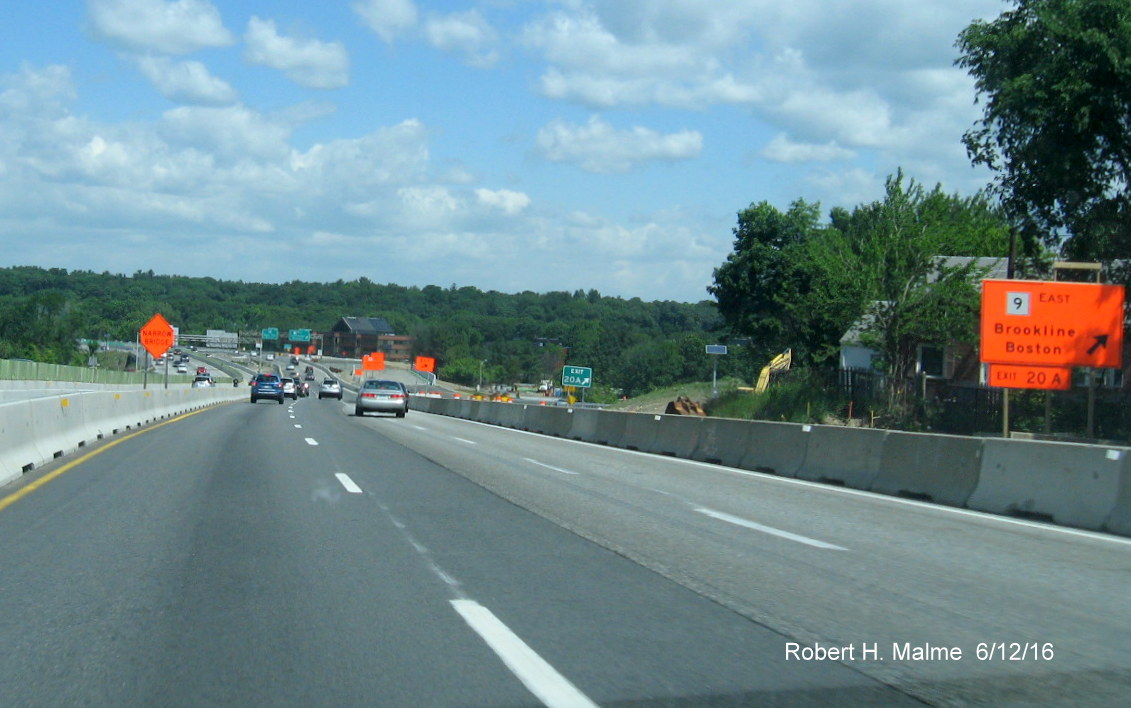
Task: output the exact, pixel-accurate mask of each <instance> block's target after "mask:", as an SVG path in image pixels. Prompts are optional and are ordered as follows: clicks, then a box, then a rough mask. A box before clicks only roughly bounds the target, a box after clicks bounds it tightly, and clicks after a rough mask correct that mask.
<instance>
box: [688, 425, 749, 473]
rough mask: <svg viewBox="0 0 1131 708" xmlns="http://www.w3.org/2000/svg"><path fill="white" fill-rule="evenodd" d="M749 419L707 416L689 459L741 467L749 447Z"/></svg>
mask: <svg viewBox="0 0 1131 708" xmlns="http://www.w3.org/2000/svg"><path fill="white" fill-rule="evenodd" d="M752 431H753V428H751V427H750V421H748V420H737V419H734V418H707V419H706V420H704V421H703V427H702V428H701V429H700V431H699V441H698V443H697V444H696V445H695V450H694V452H692V453H691V459H693V460H699V461H700V462H710V463H712V464H718V465H726V466H727V467H741V466H742V458H744V457H746V450H747V449H748V448H749V447H750V434H751V432H752Z"/></svg>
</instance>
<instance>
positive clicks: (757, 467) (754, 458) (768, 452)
mask: <svg viewBox="0 0 1131 708" xmlns="http://www.w3.org/2000/svg"><path fill="white" fill-rule="evenodd" d="M747 425H749V426H750V437H749V439H748V440H747V445H746V454H745V455H743V456H742V462H741V463H739V467H742V468H743V469H747V470H754V471H756V472H769V473H771V474H776V475H779V476H781V477H796V476H797V471H798V470H800V469H801V466H802V465H804V464H805V453H806V451H807V449H808V446H809V431H810V430H811V429H812V428H813V426H811V425H798V424H797V423H774V422H769V421H761V420H752V421H749V422H748V423H747Z"/></svg>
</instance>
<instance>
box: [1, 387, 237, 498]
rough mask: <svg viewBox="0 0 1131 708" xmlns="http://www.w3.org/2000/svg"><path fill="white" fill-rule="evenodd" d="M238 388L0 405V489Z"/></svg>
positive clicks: (142, 392)
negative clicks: (82, 450) (101, 442)
mask: <svg viewBox="0 0 1131 708" xmlns="http://www.w3.org/2000/svg"><path fill="white" fill-rule="evenodd" d="M245 395H246V394H245V392H244V391H242V390H241V389H239V388H232V387H226V386H218V387H215V388H196V389H194V388H187V387H186V388H176V389H168V390H141V389H136V390H129V391H116V392H110V391H105V392H89V393H77V394H69V395H64V396H46V397H41V398H33V399H28V400H24V401H16V402H11V403H5V404H2V405H0V485H2V484H7V483H9V482H12V481H14V480H15V479H17V478H19V477H20V475H22V474H24V473H25V472H28V471H30V470H33V469H35V468H37V467H40V466H42V465H44V464H47V463H48V462H51V461H52V460H55V459H57V458H60V457H63V456H64V455H69V454H72V453H74V452H76V451H78V450H79V449H80V448H83V447H85V446H87V445H90V444H92V443H95V442H97V441H98V440H100V439H104V438H108V437H111V436H113V435H115V434H118V433H121V432H125V431H126V430H130V429H134V428H137V427H139V426H141V425H146V424H149V423H151V422H155V421H157V420H161V419H163V418H169V417H172V416H175V415H181V414H183V413H188V412H190V411H193V410H197V409H200V408H203V407H205V406H209V405H214V404H216V403H222V402H225V401H230V400H238V399H242V398H244V396H245Z"/></svg>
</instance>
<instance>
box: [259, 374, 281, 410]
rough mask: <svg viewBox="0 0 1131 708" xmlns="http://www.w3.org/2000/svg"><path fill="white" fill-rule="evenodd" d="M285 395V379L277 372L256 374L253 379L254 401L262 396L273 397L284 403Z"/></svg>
mask: <svg viewBox="0 0 1131 708" xmlns="http://www.w3.org/2000/svg"><path fill="white" fill-rule="evenodd" d="M284 395H285V394H284V393H283V380H282V379H281V378H279V377H278V376H276V375H275V374H256V376H255V378H254V379H252V380H251V402H252V403H255V402H256V401H258V400H259V399H260V398H273V399H275V400H276V401H278V402H279V403H280V404H282V402H283V397H284Z"/></svg>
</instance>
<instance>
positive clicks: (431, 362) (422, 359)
mask: <svg viewBox="0 0 1131 708" xmlns="http://www.w3.org/2000/svg"><path fill="white" fill-rule="evenodd" d="M412 366H413V368H414V369H416V370H417V371H427V372H428V373H430V374H434V373H436V360H435V359H433V358H432V357H430V356H418V357H416V361H415V362H413V365H412Z"/></svg>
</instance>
